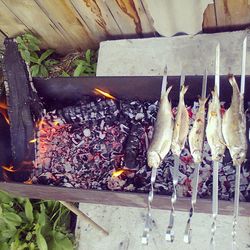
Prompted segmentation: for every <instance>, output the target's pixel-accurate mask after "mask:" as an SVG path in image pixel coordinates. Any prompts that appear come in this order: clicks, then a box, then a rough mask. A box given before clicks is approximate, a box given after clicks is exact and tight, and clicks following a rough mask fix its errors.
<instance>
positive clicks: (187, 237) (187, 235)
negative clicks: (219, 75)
mask: <svg viewBox="0 0 250 250" xmlns="http://www.w3.org/2000/svg"><path fill="white" fill-rule="evenodd" d="M206 89H207V70H206V69H205V72H204V75H203V81H202V94H201V97H202V99H205V98H206ZM204 132H205V131H203V143H204ZM200 165H201V163H195V166H194V167H195V169H194V179H193V183H192V198H191V208H190V210H189V218H188V220H187V224H186V229H185V232H184V238H183V241H184V242H185V243H188V244H189V243H191V237H192V235H191V233H192V229H191V218H192V216H193V214H194V205H195V204H196V201H197V193H198V180H199V169H200Z"/></svg>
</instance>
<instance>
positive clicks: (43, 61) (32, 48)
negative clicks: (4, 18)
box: [16, 33, 58, 77]
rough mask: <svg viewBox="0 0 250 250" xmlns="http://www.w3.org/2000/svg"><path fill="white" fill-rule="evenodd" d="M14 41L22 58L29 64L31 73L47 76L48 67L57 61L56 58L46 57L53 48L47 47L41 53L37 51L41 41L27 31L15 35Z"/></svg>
mask: <svg viewBox="0 0 250 250" xmlns="http://www.w3.org/2000/svg"><path fill="white" fill-rule="evenodd" d="M16 41H17V44H18V50H19V51H20V53H21V56H22V58H23V59H24V60H25V61H26V62H27V63H28V64H29V65H30V66H31V67H30V71H31V75H32V76H41V77H48V76H49V68H50V67H51V66H52V65H55V64H57V63H58V61H56V60H52V59H47V58H48V57H49V56H50V55H51V54H52V53H53V52H54V50H53V49H47V50H46V51H44V52H43V53H39V52H40V47H39V46H40V44H41V42H40V41H39V39H37V38H36V37H35V36H33V35H32V34H29V33H26V34H23V35H21V36H18V37H16ZM39 55H40V56H39Z"/></svg>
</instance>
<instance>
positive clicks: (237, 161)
mask: <svg viewBox="0 0 250 250" xmlns="http://www.w3.org/2000/svg"><path fill="white" fill-rule="evenodd" d="M230 154H231V157H232V159H233V165H234V166H240V165H241V164H242V163H243V162H244V161H245V159H246V151H245V150H243V149H241V148H239V147H233V148H232V149H231V150H230Z"/></svg>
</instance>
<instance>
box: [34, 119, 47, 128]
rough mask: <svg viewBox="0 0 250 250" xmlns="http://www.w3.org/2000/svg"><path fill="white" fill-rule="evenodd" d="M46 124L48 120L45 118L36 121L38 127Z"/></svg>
mask: <svg viewBox="0 0 250 250" xmlns="http://www.w3.org/2000/svg"><path fill="white" fill-rule="evenodd" d="M44 124H46V122H45V121H44V120H43V118H42V119H41V120H39V121H37V122H36V127H37V128H40V127H41V126H42V125H44Z"/></svg>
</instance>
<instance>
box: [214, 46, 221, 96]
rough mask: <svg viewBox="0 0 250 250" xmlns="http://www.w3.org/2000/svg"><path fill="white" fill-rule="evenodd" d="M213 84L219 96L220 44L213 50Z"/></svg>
mask: <svg viewBox="0 0 250 250" xmlns="http://www.w3.org/2000/svg"><path fill="white" fill-rule="evenodd" d="M215 86H216V88H217V91H218V96H220V44H219V43H218V45H217V46H216V52H215Z"/></svg>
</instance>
